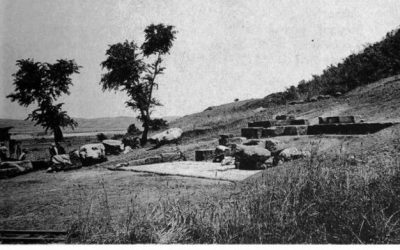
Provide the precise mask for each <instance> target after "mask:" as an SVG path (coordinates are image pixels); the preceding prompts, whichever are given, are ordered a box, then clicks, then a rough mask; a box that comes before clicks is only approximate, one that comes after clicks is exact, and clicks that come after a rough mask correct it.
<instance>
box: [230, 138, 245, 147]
mask: <svg viewBox="0 0 400 250" xmlns="http://www.w3.org/2000/svg"><path fill="white" fill-rule="evenodd" d="M246 140H247V138H246V137H232V138H228V140H227V143H226V145H225V146H230V145H232V144H242V143H243V142H244V141H246Z"/></svg>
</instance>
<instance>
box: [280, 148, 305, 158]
mask: <svg viewBox="0 0 400 250" xmlns="http://www.w3.org/2000/svg"><path fill="white" fill-rule="evenodd" d="M308 155H309V154H308V153H307V152H303V151H301V150H298V149H297V148H295V147H291V148H286V149H284V150H282V151H281V152H280V153H279V156H278V158H279V160H282V161H291V160H295V159H299V158H304V157H307V156H308Z"/></svg>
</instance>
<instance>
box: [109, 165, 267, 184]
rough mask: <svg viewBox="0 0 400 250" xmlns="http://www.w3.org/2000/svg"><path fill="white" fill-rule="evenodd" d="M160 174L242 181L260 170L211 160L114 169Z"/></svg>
mask: <svg viewBox="0 0 400 250" xmlns="http://www.w3.org/2000/svg"><path fill="white" fill-rule="evenodd" d="M114 170H117V171H133V172H141V173H154V174H160V175H175V176H183V177H192V178H203V179H213V180H223V181H243V180H245V179H247V178H248V177H250V176H252V175H254V174H257V173H259V172H260V171H261V170H239V169H236V168H235V166H234V165H227V166H222V165H221V163H212V162H193V161H180V162H167V163H157V164H152V165H143V166H127V167H121V168H118V169H114Z"/></svg>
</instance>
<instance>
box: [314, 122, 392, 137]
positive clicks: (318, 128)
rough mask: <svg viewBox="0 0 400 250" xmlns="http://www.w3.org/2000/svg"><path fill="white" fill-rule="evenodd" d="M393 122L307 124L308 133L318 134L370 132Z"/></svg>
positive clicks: (386, 126)
mask: <svg viewBox="0 0 400 250" xmlns="http://www.w3.org/2000/svg"><path fill="white" fill-rule="evenodd" d="M393 125H394V123H348V124H326V125H313V126H308V132H307V134H309V135H320V134H346V135H351V134H370V133H375V132H378V131H379V130H382V129H385V128H388V127H390V126H393Z"/></svg>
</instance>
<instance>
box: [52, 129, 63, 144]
mask: <svg viewBox="0 0 400 250" xmlns="http://www.w3.org/2000/svg"><path fill="white" fill-rule="evenodd" d="M53 132H54V142H60V141H63V140H64V136H63V133H62V131H61V128H60V127H55V128H54V129H53Z"/></svg>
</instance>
